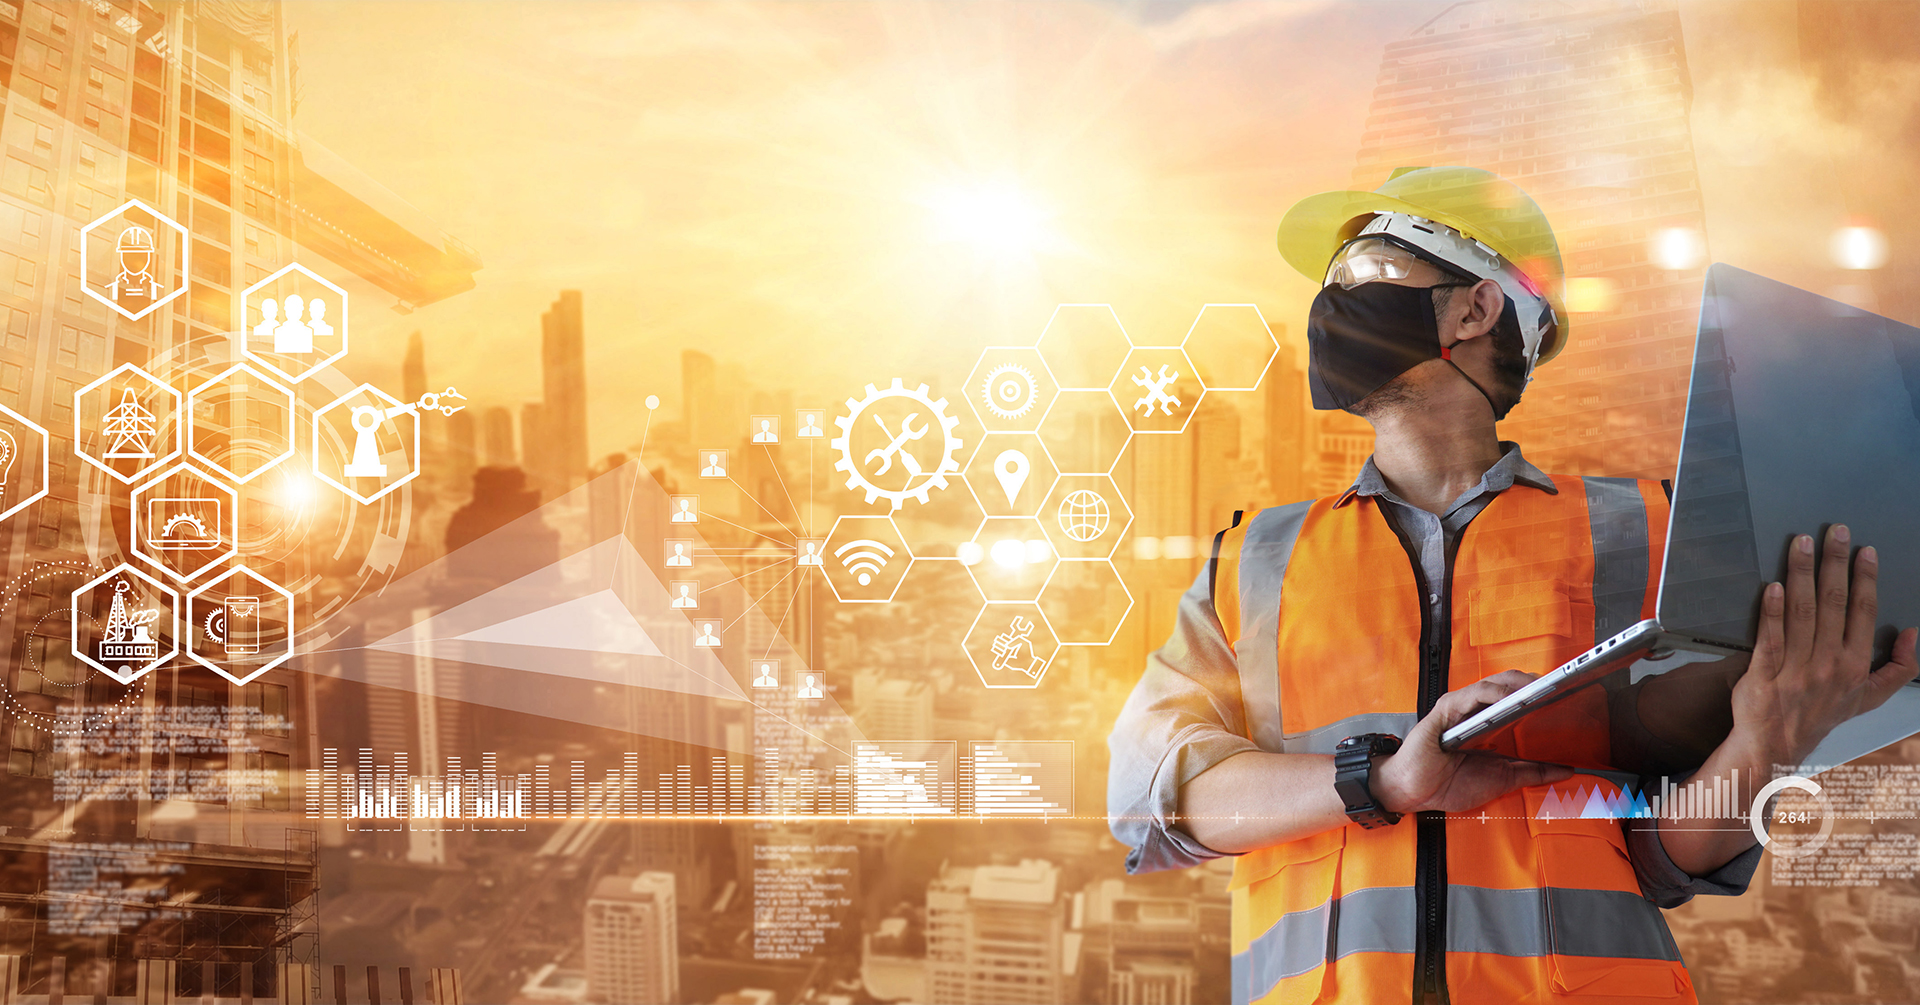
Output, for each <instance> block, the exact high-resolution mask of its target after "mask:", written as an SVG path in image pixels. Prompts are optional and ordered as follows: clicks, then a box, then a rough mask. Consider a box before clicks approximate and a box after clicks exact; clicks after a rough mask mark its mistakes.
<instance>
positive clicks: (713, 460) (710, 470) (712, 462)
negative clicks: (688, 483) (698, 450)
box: [700, 453, 727, 478]
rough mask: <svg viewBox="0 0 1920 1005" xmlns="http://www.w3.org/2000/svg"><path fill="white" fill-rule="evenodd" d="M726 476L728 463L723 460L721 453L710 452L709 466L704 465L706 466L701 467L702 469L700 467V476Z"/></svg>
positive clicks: (708, 457) (708, 456)
mask: <svg viewBox="0 0 1920 1005" xmlns="http://www.w3.org/2000/svg"><path fill="white" fill-rule="evenodd" d="M726 476H727V465H726V462H725V461H722V460H721V459H720V455H719V454H717V453H710V454H708V455H707V466H706V467H704V468H701V469H700V477H702V478H725V477H726Z"/></svg>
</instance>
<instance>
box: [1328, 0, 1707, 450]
mask: <svg viewBox="0 0 1920 1005" xmlns="http://www.w3.org/2000/svg"><path fill="white" fill-rule="evenodd" d="M1690 100H1691V85H1690V83H1689V81H1688V76H1687V65H1686V51H1685V49H1684V47H1683V45H1682V40H1681V33H1680V16H1679V12H1678V4H1677V3H1676V2H1675V0H1640V2H1616V0H1571V2H1565V3H1556V4H1552V5H1547V4H1535V5H1527V6H1514V5H1511V4H1505V3H1495V2H1491V0H1472V2H1468V3H1459V4H1455V5H1453V6H1451V7H1448V8H1447V9H1446V10H1444V11H1442V12H1441V13H1440V14H1438V15H1436V16H1434V17H1433V18H1432V19H1430V20H1428V21H1427V22H1426V23H1424V24H1422V25H1420V26H1419V27H1417V28H1415V29H1414V30H1413V31H1412V32H1411V33H1409V35H1408V36H1407V37H1406V38H1404V39H1402V40H1400V41H1398V42H1394V43H1392V44H1390V45H1388V46H1387V50H1386V54H1385V56H1384V57H1383V58H1382V60H1381V63H1380V77H1379V85H1378V87H1376V88H1375V90H1374V100H1373V105H1372V108H1371V109H1370V110H1369V113H1368V116H1367V125H1366V132H1365V133H1364V134H1363V136H1362V137H1361V147H1360V155H1359V161H1358V166H1357V168H1356V169H1355V171H1354V183H1355V186H1356V187H1359V188H1372V187H1374V186H1376V185H1378V184H1380V183H1381V182H1382V181H1385V180H1386V179H1387V177H1388V176H1389V175H1390V174H1391V173H1392V172H1393V171H1394V170H1395V169H1398V168H1405V167H1427V166H1441V165H1449V166H1465V167H1479V168H1485V169H1487V170H1489V171H1493V172H1495V173H1496V174H1499V175H1500V176H1502V177H1504V178H1506V179H1508V180H1510V181H1512V182H1514V183H1515V184H1517V185H1519V186H1520V187H1521V188H1522V189H1525V190H1526V191H1527V193H1528V194H1529V195H1531V196H1532V197H1533V198H1534V200H1535V201H1536V202H1538V203H1539V204H1540V206H1541V208H1542V209H1544V210H1545V211H1546V212H1547V216H1548V219H1549V220H1550V221H1551V222H1552V224H1553V228H1554V233H1555V235H1556V236H1557V237H1558V239H1559V243H1560V253H1561V256H1562V259H1563V261H1564V262H1565V265H1566V270H1567V275H1568V276H1569V277H1575V278H1577V279H1578V280H1580V282H1579V283H1577V284H1575V286H1573V287H1571V288H1570V291H1571V292H1570V296H1571V297H1572V301H1573V302H1572V306H1573V307H1574V308H1575V311H1576V313H1573V314H1571V316H1570V317H1569V318H1568V320H1569V321H1571V323H1572V326H1571V329H1570V334H1571V341H1570V342H1569V343H1568V345H1567V348H1566V350H1565V351H1564V352H1562V353H1561V354H1560V356H1559V357H1557V358H1556V359H1554V360H1553V361H1552V362H1551V363H1549V364H1547V365H1546V366H1543V367H1541V368H1540V370H1539V371H1538V372H1537V373H1536V376H1535V380H1534V383H1533V386H1532V387H1530V388H1529V389H1528V391H1527V396H1526V400H1525V401H1524V402H1523V403H1522V404H1521V405H1520V407H1519V408H1518V409H1516V410H1515V411H1514V413H1513V415H1512V417H1511V419H1509V420H1508V422H1507V424H1506V425H1504V426H1503V427H1502V430H1501V433H1502V435H1503V436H1507V437H1516V436H1517V438H1519V439H1521V440H1522V441H1523V442H1524V444H1525V446H1526V448H1527V456H1528V459H1530V460H1532V461H1534V462H1535V463H1536V464H1540V465H1541V466H1542V467H1544V468H1546V469H1548V470H1560V471H1566V472H1568V473H1570V474H1579V473H1591V474H1609V475H1639V476H1642V477H1655V478H1658V477H1665V476H1669V475H1671V474H1672V473H1673V465H1674V462H1675V461H1676V459H1677V457H1678V451H1679V445H1680V423H1681V419H1682V417H1683V415H1684V412H1685V408H1686V394H1687V375H1688V371H1689V367H1690V366H1691V364H1692V348H1693V338H1692V336H1693V330H1694V320H1695V316H1696V314H1697V311H1698V306H1699V290H1700V283H1701V276H1702V271H1701V270H1702V268H1703V267H1704V264H1705V260H1706V255H1705V243H1704V242H1705V231H1704V227H1705V213H1704V210H1703V207H1702V204H1701V199H1700V190H1699V183H1698V180H1697V177H1696V173H1695V169H1694V156H1693V143H1692V134H1691V128H1690V124H1689V118H1688V104H1689V101H1690Z"/></svg>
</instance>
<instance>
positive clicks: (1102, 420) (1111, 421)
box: [1040, 387, 1133, 473]
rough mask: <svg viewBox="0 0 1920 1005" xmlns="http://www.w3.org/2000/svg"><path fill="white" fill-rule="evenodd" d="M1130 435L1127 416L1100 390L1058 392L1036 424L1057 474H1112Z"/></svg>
mask: <svg viewBox="0 0 1920 1005" xmlns="http://www.w3.org/2000/svg"><path fill="white" fill-rule="evenodd" d="M1132 436H1133V429H1132V427H1130V426H1128V425H1127V417H1126V416H1124V415H1122V414H1120V406H1118V405H1116V404H1114V403H1113V396H1112V395H1110V394H1108V393H1107V389H1106V388H1104V387H1103V388H1101V389H1100V390H1098V391H1061V392H1060V396H1059V397H1057V398H1055V399H1053V407H1052V408H1050V409H1048V410H1047V417H1046V418H1045V419H1043V420H1041V422H1040V442H1041V443H1043V444H1045V445H1046V448H1047V454H1048V455H1049V456H1051V457H1052V458H1053V462H1054V464H1056V465H1058V466H1059V468H1060V470H1061V471H1072V472H1077V473H1090V472H1108V471H1112V470H1113V465H1114V462H1115V461H1118V460H1119V459H1120V452H1121V451H1123V450H1125V449H1127V440H1128V439H1130V438H1132Z"/></svg>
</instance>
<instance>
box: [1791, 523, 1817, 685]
mask: <svg viewBox="0 0 1920 1005" xmlns="http://www.w3.org/2000/svg"><path fill="white" fill-rule="evenodd" d="M1813 566H1814V558H1813V538H1812V537H1810V536H1808V535H1806V534H1798V535H1795V536H1794V539H1793V544H1791V545H1789V546H1788V548H1787V582H1786V589H1787V615H1786V631H1787V647H1786V655H1787V659H1788V660H1791V661H1793V662H1795V663H1800V662H1804V661H1805V660H1806V658H1807V654H1808V653H1811V652H1812V651H1813V630H1814V620H1815V617H1816V616H1817V615H1818V613H1819V605H1820V602H1819V600H1817V599H1816V598H1815V596H1814V586H1813Z"/></svg>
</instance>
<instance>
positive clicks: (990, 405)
mask: <svg viewBox="0 0 1920 1005" xmlns="http://www.w3.org/2000/svg"><path fill="white" fill-rule="evenodd" d="M1059 391H1060V387H1059V385H1058V384H1056V383H1055V382H1054V379H1053V374H1052V373H1050V372H1048V370H1047V364H1046V362H1045V361H1044V360H1042V359H1041V358H1040V350H1038V349H1029V348H1026V347H1021V346H988V347H987V348H985V349H982V350H981V351H980V361H979V362H978V363H975V364H974V365H973V373H971V374H969V375H968V376H967V384H966V394H967V404H969V405H971V406H973V413H974V414H975V415H977V416H979V417H980V425H981V426H982V427H984V428H985V429H986V430H987V431H988V432H990V433H994V432H1030V431H1032V430H1035V429H1039V428H1040V420H1041V418H1042V417H1044V416H1045V415H1046V414H1047V409H1048V408H1049V407H1051V406H1052V405H1053V396H1054V395H1055V394H1058V393H1059Z"/></svg>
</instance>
